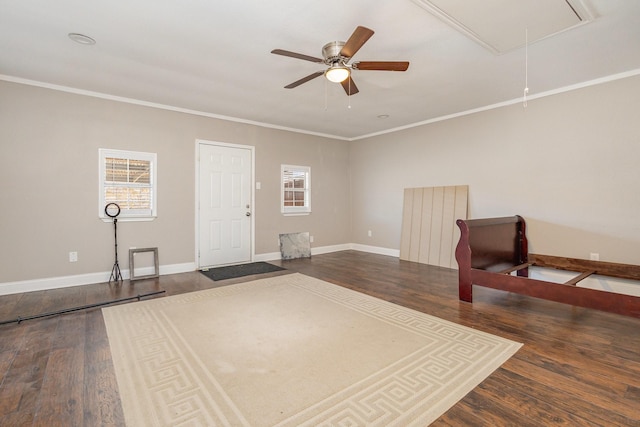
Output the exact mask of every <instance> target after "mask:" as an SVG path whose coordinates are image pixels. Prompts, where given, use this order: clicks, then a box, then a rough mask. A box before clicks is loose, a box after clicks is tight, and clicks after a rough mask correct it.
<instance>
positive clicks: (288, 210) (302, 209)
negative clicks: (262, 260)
mask: <svg viewBox="0 0 640 427" xmlns="http://www.w3.org/2000/svg"><path fill="white" fill-rule="evenodd" d="M291 170H293V171H296V172H303V173H304V174H305V175H306V178H305V188H304V190H303V191H304V194H305V199H304V200H305V205H304V206H285V205H284V193H285V188H284V173H285V171H291ZM280 212H281V213H282V215H285V216H293V215H309V214H310V213H311V167H310V166H297V165H285V164H282V165H280Z"/></svg>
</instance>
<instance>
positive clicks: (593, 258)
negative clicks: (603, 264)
mask: <svg viewBox="0 0 640 427" xmlns="http://www.w3.org/2000/svg"><path fill="white" fill-rule="evenodd" d="M589 259H590V260H591V261H600V254H599V253H595V252H591V253H590V254H589Z"/></svg>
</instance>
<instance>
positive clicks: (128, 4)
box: [0, 0, 640, 139]
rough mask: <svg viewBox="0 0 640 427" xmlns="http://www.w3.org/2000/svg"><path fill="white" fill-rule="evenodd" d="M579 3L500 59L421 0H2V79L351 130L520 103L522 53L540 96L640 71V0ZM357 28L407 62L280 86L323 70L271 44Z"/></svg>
mask: <svg viewBox="0 0 640 427" xmlns="http://www.w3.org/2000/svg"><path fill="white" fill-rule="evenodd" d="M514 1H515V0H514ZM557 1H564V0H557ZM573 1H575V0H573ZM465 3H467V2H465ZM468 3H474V2H468ZM581 3H585V4H586V5H587V6H588V7H589V9H590V10H591V12H592V13H593V14H594V16H595V19H594V20H593V21H592V22H590V23H588V24H586V25H582V26H579V27H577V28H573V29H570V30H568V31H565V32H562V33H560V34H557V35H554V36H552V37H549V38H546V39H543V40H540V41H538V42H535V43H530V44H529V46H528V49H525V48H524V47H519V48H516V49H513V50H510V51H508V52H506V53H504V54H502V55H496V54H494V53H492V52H491V51H489V50H488V49H486V48H485V47H483V46H481V45H480V44H478V43H476V42H474V41H473V40H471V39H470V38H469V37H467V36H465V35H463V34H462V33H461V32H459V31H457V30H455V29H453V28H452V27H451V26H449V25H447V24H446V23H444V22H443V21H442V20H440V19H438V18H437V17H435V16H434V15H432V14H431V13H429V12H428V11H427V10H426V9H425V8H423V7H421V6H419V5H418V4H417V3H416V2H414V1H412V0H395V1H389V0H349V1H344V0H322V1H310V0H278V1H265V0H244V1H229V0H227V1H220V0H181V1H167V0H164V1H162V0H128V1H118V0H108V1H107V0H91V1H87V0H55V1H52V0H20V1H16V0H0V78H3V79H5V80H10V81H18V82H27V83H35V84H44V85H45V86H54V87H56V86H60V87H65V88H73V89H74V90H76V89H77V90H79V91H88V92H93V93H98V94H105V95H109V96H112V97H122V98H127V99H132V100H137V101H142V102H144V103H151V104H158V105H163V106H168V107H171V108H177V109H183V110H189V111H196V112H200V113H202V114H206V115H212V116H216V117H225V118H231V119H233V120H240V121H246V122H252V123H258V124H264V125H267V126H273V127H281V128H286V129H294V130H300V131H303V132H309V133H314V134H321V135H327V136H332V137H337V138H342V139H354V138H360V137H363V136H367V135H372V134H376V133H380V132H385V131H388V130H390V129H396V128H401V127H405V126H411V125H413V124H416V123H424V122H427V121H429V120H433V119H436V118H439V117H443V116H448V115H452V114H456V113H460V112H465V111H469V110H474V109H479V108H483V107H486V106H489V105H493V104H499V103H504V102H510V101H514V100H518V99H521V97H522V94H523V89H524V87H525V51H526V50H528V87H529V96H530V97H532V98H534V97H535V96H536V94H538V95H540V94H544V93H548V92H555V91H557V90H561V89H562V88H567V87H571V86H574V85H582V84H585V83H586V82H589V81H592V80H600V79H606V78H609V77H610V76H615V75H619V74H621V73H622V75H632V74H638V73H640V1H638V0H581ZM492 15H493V18H495V25H500V23H501V22H505V21H509V17H508V16H504V14H501V13H492ZM493 18H488V19H493ZM358 25H362V26H365V27H368V28H371V29H373V30H374V31H375V34H374V35H373V37H371V39H369V41H368V42H367V43H366V44H365V45H364V46H363V47H362V49H360V51H359V52H358V53H357V54H356V55H355V56H354V60H356V61H357V60H360V61H371V60H382V61H405V60H406V61H410V62H411V65H410V67H409V69H408V71H406V72H385V71H364V70H355V71H354V72H353V78H354V81H355V83H356V84H357V86H358V88H359V89H360V93H358V94H356V95H354V96H351V97H347V96H346V94H345V93H344V90H343V89H342V87H341V86H340V85H339V84H335V83H328V82H327V81H326V79H324V78H322V77H319V78H316V79H314V80H312V81H310V82H308V83H305V84H303V85H301V86H299V87H297V88H295V89H284V86H285V85H287V84H289V83H291V82H293V81H296V80H298V79H300V78H302V77H304V76H306V75H309V74H311V73H313V72H315V71H318V70H320V69H321V68H322V67H320V66H318V65H317V64H314V63H312V62H308V61H302V60H299V59H294V58H289V57H284V56H279V55H273V54H271V53H270V51H271V50H273V49H276V48H279V49H285V50H290V51H294V52H298V53H303V54H306V55H311V56H316V57H322V53H321V49H322V46H323V45H324V44H326V43H328V42H330V41H336V40H340V41H346V39H347V38H348V37H349V36H350V35H351V33H352V32H353V30H354V29H355V28H356V26H358ZM527 25H528V24H527V23H523V24H522V38H523V40H524V34H525V28H527ZM492 26H493V24H491V25H490V26H489V27H492ZM68 33H82V34H86V35H88V36H90V37H93V38H94V39H95V40H96V41H97V43H96V44H95V45H93V46H86V45H81V44H78V43H75V42H73V41H71V40H70V39H69V38H68V37H67V34H68ZM36 82H37V83H36ZM634 96H638V94H635V95H634ZM382 115H388V118H379V116H382Z"/></svg>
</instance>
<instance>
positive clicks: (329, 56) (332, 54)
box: [322, 42, 348, 65]
mask: <svg viewBox="0 0 640 427" xmlns="http://www.w3.org/2000/svg"><path fill="white" fill-rule="evenodd" d="M343 47H344V42H330V43H327V44H325V45H324V47H323V48H322V57H323V58H324V63H325V64H327V65H332V64H336V63H344V62H345V61H346V60H347V59H348V58H345V57H344V56H342V55H340V51H341V50H342V48H343Z"/></svg>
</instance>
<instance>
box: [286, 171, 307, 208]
mask: <svg viewBox="0 0 640 427" xmlns="http://www.w3.org/2000/svg"><path fill="white" fill-rule="evenodd" d="M281 172H282V173H281V175H282V187H281V188H282V213H283V214H289V215H291V214H308V213H310V212H311V168H309V167H308V166H292V165H282V168H281Z"/></svg>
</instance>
